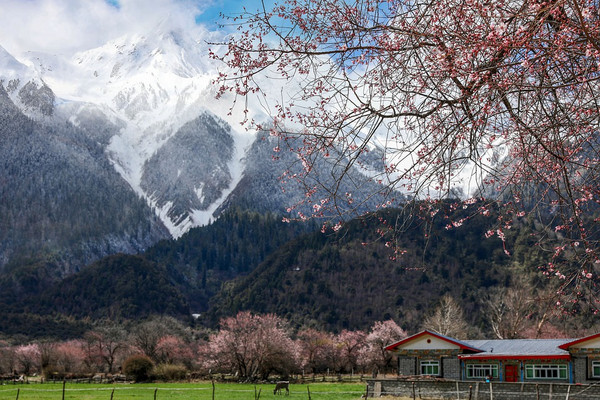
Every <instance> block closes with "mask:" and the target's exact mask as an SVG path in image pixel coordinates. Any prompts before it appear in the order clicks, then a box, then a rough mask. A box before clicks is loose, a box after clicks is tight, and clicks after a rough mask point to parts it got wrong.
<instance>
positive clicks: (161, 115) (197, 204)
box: [0, 26, 366, 265]
mask: <svg viewBox="0 0 600 400" xmlns="http://www.w3.org/2000/svg"><path fill="white" fill-rule="evenodd" d="M214 73H215V68H214V67H213V66H212V65H211V62H210V60H209V59H208V56H207V48H206V45H205V44H204V42H203V41H202V40H196V39H194V38H192V37H190V36H189V34H188V33H187V32H183V31H177V30H170V29H166V27H165V26H159V27H157V29H155V30H153V31H152V32H151V33H149V34H146V35H132V36H126V37H122V38H120V39H117V40H114V41H111V42H109V43H106V44H105V45H104V46H101V47H99V48H95V49H91V50H88V51H84V52H80V53H77V54H75V55H74V56H73V57H70V58H65V57H62V56H59V55H48V54H43V53H33V52H31V53H26V54H25V55H23V56H21V57H20V59H19V60H17V59H16V58H15V57H13V56H12V55H10V54H8V52H6V51H5V50H4V49H2V48H0V90H2V91H3V93H5V94H6V96H5V103H6V104H5V106H6V110H8V109H9V108H10V109H11V110H12V111H10V112H8V111H6V110H5V111H3V114H2V113H0V117H2V118H4V120H3V121H4V122H3V123H4V125H5V128H6V127H9V128H6V129H5V131H6V132H4V134H5V135H8V136H10V135H13V136H14V135H15V134H16V133H15V132H16V131H15V129H13V128H10V126H11V124H12V122H14V121H15V120H16V119H19V120H25V119H24V118H27V119H28V120H29V121H31V123H32V124H34V125H35V127H34V128H32V131H33V132H35V134H30V133H27V132H29V131H27V132H21V131H20V130H19V135H17V137H19V138H21V139H22V138H33V137H37V136H40V137H43V138H44V140H47V141H49V143H48V146H47V147H46V148H45V149H42V150H44V151H42V150H40V151H41V153H43V154H44V158H48V159H53V160H64V161H63V162H64V164H65V170H68V171H70V170H71V169H76V170H79V171H83V170H85V171H89V173H90V174H93V172H92V171H96V172H95V173H96V174H97V175H98V176H101V177H102V182H96V181H95V180H94V179H95V178H92V177H91V175H85V174H84V175H85V176H86V177H84V176H83V175H82V176H78V178H76V179H75V178H73V179H75V180H74V182H70V183H68V184H66V183H65V184H64V185H63V186H69V185H71V186H73V190H74V191H78V192H82V193H83V192H85V196H84V197H85V204H78V202H77V201H73V199H71V201H70V202H68V203H64V204H63V203H62V202H61V201H58V202H57V201H56V198H59V199H61V198H63V197H64V196H63V194H62V193H61V190H62V189H61V184H60V178H53V179H52V182H54V183H56V184H55V185H54V184H52V185H47V180H48V179H49V178H48V176H47V175H44V174H41V172H40V171H41V170H38V171H33V172H30V173H29V174H24V173H23V172H22V171H18V170H15V168H13V167H11V166H10V165H8V164H5V165H4V168H3V170H2V171H0V173H1V174H3V176H4V177H5V179H4V181H5V182H6V181H11V180H14V181H19V182H21V183H23V184H25V185H26V186H27V187H29V188H34V187H36V185H38V186H39V187H40V188H41V190H43V191H45V195H46V196H47V197H49V200H48V201H49V202H50V203H52V205H53V207H54V206H56V207H59V208H60V207H65V208H66V209H67V210H72V209H74V208H77V209H78V210H80V212H81V214H82V215H85V214H86V213H87V212H92V209H98V210H101V212H99V215H98V218H105V219H106V220H107V221H113V222H110V223H109V224H108V225H110V224H112V225H111V226H113V228H111V229H114V230H115V232H113V234H114V235H116V236H115V237H118V240H117V239H114V240H113V241H112V242H113V244H114V243H116V244H115V245H111V246H105V248H103V250H101V251H100V250H99V251H96V252H95V253H94V254H93V255H91V256H86V257H83V258H84V259H85V260H89V259H90V258H94V257H97V256H99V255H102V254H104V253H110V252H114V251H126V252H131V251H135V249H139V248H143V247H144V246H146V245H148V244H149V243H151V242H152V241H155V240H158V239H160V238H161V237H164V233H162V232H163V231H162V230H161V229H164V227H166V228H167V229H168V231H169V233H170V235H171V236H172V237H179V236H181V235H182V234H184V233H185V232H187V231H188V230H189V229H190V228H191V227H194V226H198V225H204V224H207V223H208V222H209V221H210V220H211V219H215V218H216V217H217V216H218V215H219V213H220V212H222V211H223V210H224V209H226V208H227V207H230V206H232V205H237V206H243V207H246V208H253V209H256V210H260V211H276V212H283V211H284V210H285V209H286V207H288V206H289V205H290V204H293V203H294V202H295V201H297V200H299V199H301V198H302V197H303V196H304V189H303V188H301V187H300V186H299V185H298V186H297V187H293V186H290V187H287V188H286V190H285V191H282V190H281V187H280V183H279V182H278V179H277V178H278V177H279V176H280V175H281V174H282V173H283V172H284V171H285V170H286V168H287V167H288V166H289V164H291V163H292V162H293V161H294V160H292V159H290V157H293V156H292V155H291V154H290V155H286V156H285V157H281V158H282V161H280V162H279V163H275V162H273V161H272V157H271V155H272V150H273V148H274V147H276V145H277V144H276V143H274V142H272V141H273V140H274V139H273V138H270V137H269V136H268V135H262V134H257V133H255V132H247V131H245V130H242V129H240V130H239V131H238V130H236V129H235V128H233V127H235V126H239V125H238V124H237V123H233V122H237V121H238V120H239V118H238V116H236V115H229V106H230V104H229V103H228V102H224V103H219V102H217V101H216V100H215V98H214V89H213V88H212V86H211V80H212V78H213V76H214ZM8 103H10V104H8ZM11 107H12V108H11ZM0 111H2V110H0ZM11 129H12V130H11ZM17 130H18V129H17ZM44 135H45V136H44ZM65 143H67V144H68V146H67V147H68V148H64V145H65ZM14 146H16V144H15V143H14V142H11V141H9V140H8V141H7V140H5V141H3V143H2V146H1V147H0V150H2V151H3V152H4V153H7V154H9V153H11V152H13V153H15V154H16V153H19V152H21V151H22V149H15V148H14ZM77 152H80V153H79V154H80V155H76V154H78V153H77ZM41 153H40V154H41ZM46 153H48V154H46ZM75 159H77V160H75ZM35 162H36V160H32V159H27V160H25V161H24V162H22V164H26V163H35ZM51 164H52V165H53V167H52V168H56V165H55V164H56V163H51ZM48 165H50V164H48V163H42V164H41V168H42V169H43V168H46V167H47V166H48ZM69 173H70V172H69ZM69 173H66V175H65V177H66V176H68V175H69ZM86 174H87V172H86ZM59 175H60V174H59ZM6 177H8V178H9V179H6ZM363 178H364V177H363ZM80 179H81V180H80ZM359 180H360V174H358V173H357V175H356V176H354V177H353V178H352V181H353V182H358V181H359ZM365 180H366V178H365ZM360 184H361V185H362V184H364V182H362V183H360ZM90 185H98V187H101V188H102V193H94V189H92V188H91V187H90ZM69 187H70V186H69ZM0 189H3V191H4V193H10V190H11V188H10V187H8V186H4V187H1V183H0ZM32 190H33V189H32ZM123 190H128V191H129V192H130V193H129V194H127V195H125V194H123V193H122V192H123ZM117 194H118V195H117ZM94 195H96V196H95V197H94ZM86 196H89V199H88V198H87V197H86ZM111 196H112V197H115V198H111ZM123 196H124V197H123ZM26 197H27V198H31V199H34V198H35V194H34V193H33V192H31V191H30V192H28V194H27V196H26ZM107 198H110V200H107ZM125 198H127V200H125ZM136 198H137V199H141V201H142V202H143V203H144V207H145V209H144V210H142V209H141V208H140V204H138V203H136V200H135V199H136ZM115 199H119V201H117V202H115V201H114V200H115ZM100 203H102V204H100ZM134 203H135V205H133V204H134ZM7 204H12V205H11V206H10V207H12V208H11V210H12V211H11V213H12V214H14V215H18V213H19V207H21V205H22V202H20V199H19V198H18V196H11V199H10V202H8V203H7ZM23 207H24V209H26V211H24V213H25V214H27V213H28V212H29V211H30V210H29V209H28V208H27V205H26V204H25V205H24V206H23ZM45 207H46V208H48V207H50V206H44V205H43V204H42V205H40V210H41V211H40V212H39V213H38V214H40V213H41V214H44V212H45V211H44V210H45V209H46V208H45ZM120 208H124V209H125V211H126V213H125V214H126V217H125V216H123V215H121V211H123V210H121V209H120ZM61 210H62V209H61ZM133 210H136V211H135V212H134V211H133ZM111 212H112V213H113V214H114V215H111ZM92 213H93V212H92ZM148 213H150V214H148ZM38 214H35V215H33V216H31V217H29V218H32V219H36V218H42V217H40V216H39V215H38ZM41 214H40V215H41ZM66 214H68V213H67V212H65V211H64V210H63V211H60V212H58V214H57V215H61V216H62V217H56V216H55V215H54V216H52V217H50V216H48V215H45V214H44V215H45V216H44V217H43V218H42V219H44V218H46V219H48V220H49V221H50V220H52V218H57V219H60V218H64V215H66ZM134 214H135V215H137V216H138V218H141V219H142V220H144V221H146V222H145V223H143V224H142V225H143V226H142V225H139V223H135V222H133V220H132V219H131V218H132V215H134ZM130 217H131V218H130ZM1 218H2V216H1V215H0V219H1ZM154 219H159V220H160V222H161V223H160V224H159V223H158V221H155V220H154ZM63 222H64V221H58V220H57V221H54V222H48V224H50V225H51V224H52V223H56V224H61V223H63ZM0 223H2V224H6V225H8V226H9V227H10V229H11V232H16V233H15V235H17V233H18V232H25V231H26V230H22V231H20V230H19V229H17V228H16V222H15V221H0ZM80 223H83V224H86V223H87V224H90V223H91V224H94V223H96V224H103V223H100V222H96V220H93V221H79V222H77V223H75V222H73V223H72V224H74V225H77V224H80ZM144 224H145V225H144ZM125 225H127V226H125ZM138 225H139V226H138ZM159 225H161V226H159ZM75 228H76V229H74V231H77V229H79V228H78V227H75ZM107 229H108V230H107V233H106V234H108V233H109V231H110V229H109V228H107ZM132 229H133V230H135V232H136V233H135V234H133V233H132ZM53 234H55V233H53ZM89 235H90V236H89V237H87V236H86V239H85V240H87V241H88V242H93V241H94V240H95V239H93V238H92V236H93V234H92V233H89ZM102 235H104V233H101V234H100V236H102ZM17 236H18V235H17ZM26 236H27V235H26V234H25V233H23V234H22V235H21V236H19V237H20V239H19V240H25V238H26ZM84 236H85V235H84ZM127 237H130V238H132V237H135V239H131V240H130V243H129V244H127V243H126V242H127V240H128V239H127ZM38 239H39V241H40V242H43V240H45V239H44V238H42V237H39V238H38ZM2 240H4V242H3V243H4V247H5V248H6V249H9V248H10V247H11V244H10V243H12V242H14V241H15V239H14V238H13V237H12V236H10V235H8V236H7V237H6V238H4V239H2V238H0V242H1V241H2ZM94 243H96V242H94ZM132 243H133V244H132ZM57 246H59V245H57ZM94 246H96V244H95V245H94ZM76 247H77V246H76ZM78 248H80V247H78ZM2 251H3V250H2V246H0V265H2V264H4V263H5V262H8V261H7V260H9V259H10V257H9V256H8V255H7V254H8V252H7V251H4V253H2ZM69 251H74V250H72V249H71V250H69ZM78 251H80V250H78Z"/></svg>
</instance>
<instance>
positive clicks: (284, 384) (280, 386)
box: [273, 381, 290, 395]
mask: <svg viewBox="0 0 600 400" xmlns="http://www.w3.org/2000/svg"><path fill="white" fill-rule="evenodd" d="M281 389H285V391H286V393H285V394H286V395H288V394H290V381H279V382H277V384H276V385H275V390H273V394H278V393H279V394H281Z"/></svg>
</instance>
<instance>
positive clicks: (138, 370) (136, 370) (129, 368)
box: [123, 354, 154, 382]
mask: <svg viewBox="0 0 600 400" xmlns="http://www.w3.org/2000/svg"><path fill="white" fill-rule="evenodd" d="M153 367H154V363H153V362H152V360H151V359H150V357H148V356H146V355H142V354H136V355H133V356H131V357H129V358H128V359H127V360H125V361H124V362H123V373H124V374H125V375H127V376H130V377H132V378H133V379H134V380H135V381H136V382H144V381H147V380H148V379H150V372H151V371H152V368H153Z"/></svg>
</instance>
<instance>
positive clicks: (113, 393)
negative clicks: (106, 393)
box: [110, 388, 115, 400]
mask: <svg viewBox="0 0 600 400" xmlns="http://www.w3.org/2000/svg"><path fill="white" fill-rule="evenodd" d="M114 395H115V388H113V390H112V392H110V400H113V396H114Z"/></svg>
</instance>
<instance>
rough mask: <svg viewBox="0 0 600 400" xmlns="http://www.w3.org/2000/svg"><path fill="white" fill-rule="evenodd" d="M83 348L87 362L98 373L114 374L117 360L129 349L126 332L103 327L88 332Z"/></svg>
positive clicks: (118, 328)
mask: <svg viewBox="0 0 600 400" xmlns="http://www.w3.org/2000/svg"><path fill="white" fill-rule="evenodd" d="M82 347H83V348H84V351H85V353H86V362H87V363H88V364H89V365H90V366H91V367H93V368H94V369H95V370H97V371H102V370H106V371H107V372H108V373H113V372H114V370H115V363H116V362H117V359H118V358H119V357H120V356H121V354H123V353H124V352H125V350H126V349H127V343H126V334H125V331H124V330H123V329H122V328H120V327H117V326H103V327H100V328H98V329H96V330H93V331H89V332H86V333H85V335H84V342H83V343H82Z"/></svg>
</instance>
